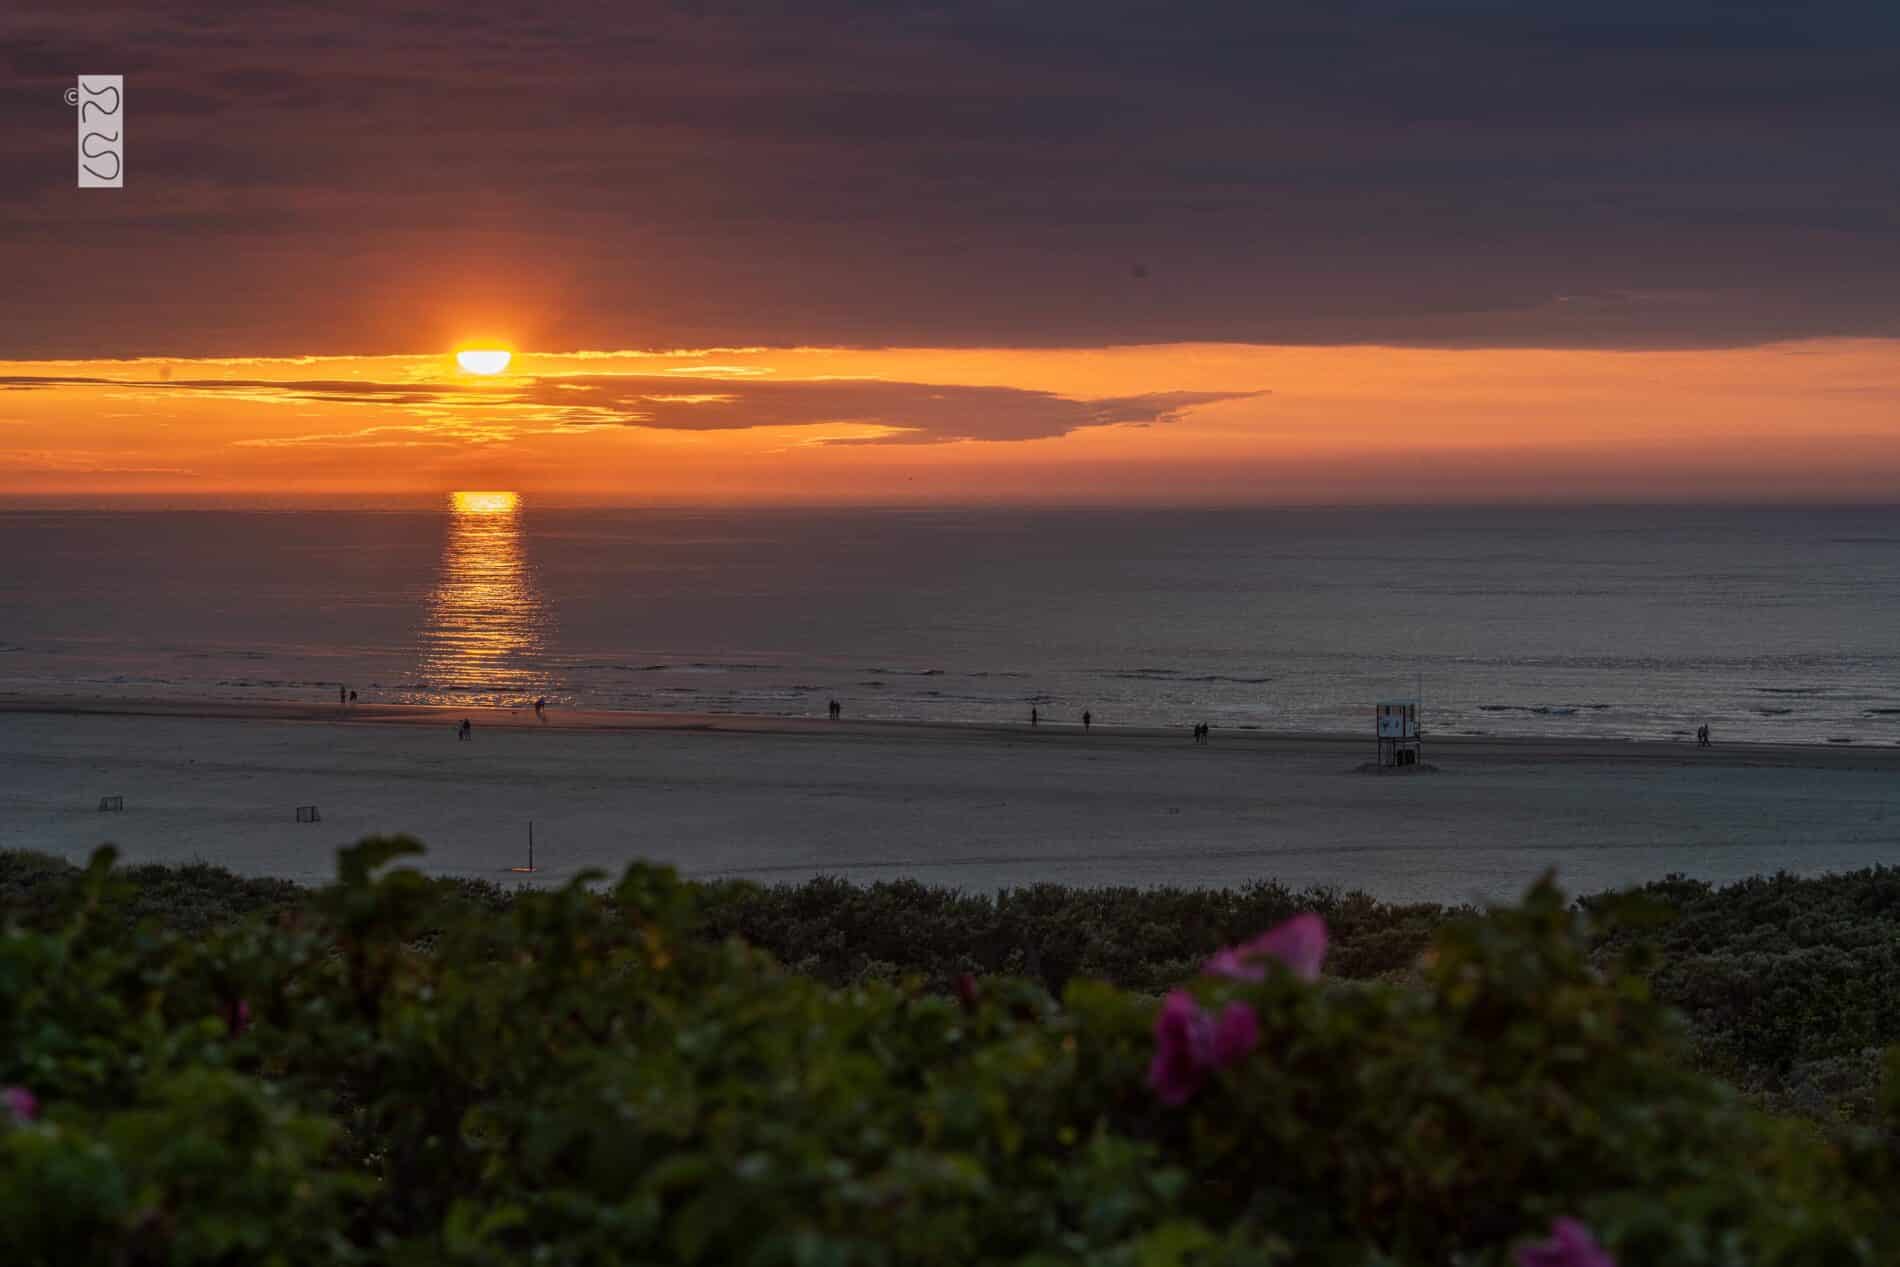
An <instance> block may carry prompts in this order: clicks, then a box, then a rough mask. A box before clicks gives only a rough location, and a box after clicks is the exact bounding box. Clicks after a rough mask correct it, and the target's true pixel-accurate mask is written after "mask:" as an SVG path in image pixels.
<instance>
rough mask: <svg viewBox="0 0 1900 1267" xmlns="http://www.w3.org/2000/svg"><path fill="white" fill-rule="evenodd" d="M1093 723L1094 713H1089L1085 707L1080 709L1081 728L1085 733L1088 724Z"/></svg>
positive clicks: (1091, 724)
mask: <svg viewBox="0 0 1900 1267" xmlns="http://www.w3.org/2000/svg"><path fill="white" fill-rule="evenodd" d="M1094 724H1095V714H1094V713H1091V712H1090V711H1089V710H1088V709H1086V708H1085V709H1083V710H1082V730H1083V731H1084V732H1085V733H1086V732H1087V730H1088V728H1089V727H1090V726H1093V725H1094Z"/></svg>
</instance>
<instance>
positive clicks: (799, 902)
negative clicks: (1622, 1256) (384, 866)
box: [0, 851, 1900, 1122]
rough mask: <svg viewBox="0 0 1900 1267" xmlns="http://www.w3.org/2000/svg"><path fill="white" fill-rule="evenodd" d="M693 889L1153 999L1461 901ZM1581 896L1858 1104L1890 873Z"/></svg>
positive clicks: (1749, 1062) (805, 965)
mask: <svg viewBox="0 0 1900 1267" xmlns="http://www.w3.org/2000/svg"><path fill="white" fill-rule="evenodd" d="M78 874H79V872H78V870H77V869H76V868H74V867H72V866H70V865H69V864H67V863H64V862H61V861H58V860H56V859H52V858H48V857H45V856H43V855H37V854H31V853H19V852H4V851H0V911H5V912H8V913H10V914H11V915H12V916H13V917H14V918H15V919H17V920H19V921H21V922H23V923H25V924H27V925H29V926H32V925H33V924H34V922H35V921H42V922H44V921H46V920H49V919H57V918H59V912H60V911H61V910H62V909H63V908H62V905H61V903H62V902H63V901H64V896H63V895H64V894H66V893H67V892H69V891H70V889H71V887H72V884H73V882H74V879H75V877H76V876H77V875H78ZM122 874H123V876H124V878H125V879H126V880H127V881H128V882H129V883H128V884H127V885H126V886H124V887H123V889H122V891H121V893H120V896H119V898H118V899H117V901H118V902H119V910H120V912H121V915H120V917H121V918H125V919H128V920H132V921H135V922H136V921H140V920H146V919H151V920H156V921H157V922H158V923H159V924H160V925H162V926H163V927H165V928H167V929H170V930H173V931H177V932H182V933H199V932H203V931H206V930H208V929H210V928H213V927H217V926H219V925H222V924H225V923H228V922H230V921H231V920H234V919H238V918H240V917H244V916H256V915H261V916H266V917H279V916H282V915H284V914H286V913H288V912H293V911H298V910H301V909H303V908H305V907H307V906H308V905H309V903H310V901H311V891H310V890H308V889H305V888H303V887H300V886H298V885H296V884H293V883H290V882H288V881H283V880H268V879H255V878H247V877H242V876H238V875H234V874H233V873H231V872H229V871H226V870H224V869H222V868H219V867H213V866H207V865H204V864H194V865H191V866H181V867H165V866H139V867H131V868H127V869H125V871H124V872H123V873H122ZM426 883H427V887H428V888H429V889H430V894H431V896H430V901H431V903H432V907H433V909H436V910H439V911H445V912H454V911H462V910H482V911H489V912H502V911H505V910H507V909H508V908H509V906H510V904H511V903H512V902H513V901H514V890H512V889H506V888H503V887H501V886H499V885H496V884H493V883H490V882H488V881H484V880H471V879H435V880H430V881H427V882H426ZM694 892H695V912H696V913H695V917H694V922H693V928H692V933H693V935H695V936H698V937H701V938H704V939H708V940H713V941H719V940H723V939H725V938H727V937H738V938H740V939H742V940H744V941H745V942H747V943H748V944H750V945H752V946H754V947H756V948H758V949H761V950H765V951H768V952H769V953H771V954H772V955H773V956H774V957H775V958H776V959H777V960H778V961H779V962H781V963H783V964H785V965H786V966H788V967H790V968H792V969H794V970H795V971H797V972H800V973H802V974H805V975H809V976H812V977H815V978H816V979H818V980H820V981H823V982H825V983H827V984H830V985H834V986H843V985H851V984H856V983H860V982H869V981H899V980H905V979H908V978H912V977H919V978H922V982H923V986H924V988H926V989H928V990H932V991H938V992H948V991H950V990H951V989H952V987H953V986H954V984H955V982H956V980H957V978H958V977H959V976H960V975H962V974H964V973H972V974H976V975H994V974H1006V975H1011V976H1021V977H1026V978H1029V979H1031V980H1034V981H1037V982H1040V983H1041V984H1042V985H1043V986H1044V987H1045V988H1047V989H1048V990H1050V991H1051V992H1052V993H1056V994H1060V993H1061V991H1062V989H1063V988H1064V987H1065V986H1066V984H1067V983H1068V981H1069V980H1070V979H1071V978H1073V977H1080V978H1085V979H1092V980H1101V981H1108V982H1112V983H1113V984H1116V985H1119V986H1122V987H1124V988H1126V989H1131V990H1137V991H1142V992H1145V993H1153V994H1159V993H1161V992H1163V991H1165V990H1166V989H1168V988H1169V987H1170V986H1172V985H1174V984H1176V983H1178V982H1180V981H1183V980H1185V979H1186V978H1188V977H1190V976H1192V975H1193V974H1194V973H1195V971H1196V970H1197V969H1198V968H1199V966H1200V964H1201V963H1202V962H1203V961H1204V960H1205V959H1206V958H1207V956H1208V955H1210V954H1211V953H1213V952H1214V951H1215V950H1217V949H1219V948H1220V947H1221V946H1224V945H1229V944H1232V943H1234V942H1237V941H1240V940H1242V939H1243V938H1245V937H1248V936H1250V935H1252V934H1254V933H1257V932H1258V931H1260V930H1261V929H1263V928H1267V927H1270V926H1271V925H1273V924H1275V923H1278V922H1279V921H1281V920H1283V919H1285V918H1286V917H1287V916H1289V915H1291V914H1292V913H1293V912H1295V911H1302V910H1311V911H1317V912H1318V913H1320V914H1321V915H1322V916H1324V917H1325V919H1326V921H1327V924H1328V927H1329V929H1330V931H1331V934H1332V944H1333V949H1332V954H1331V957H1330V958H1329V960H1328V962H1327V972H1328V974H1329V975H1331V976H1334V977H1345V978H1350V979H1368V978H1371V979H1382V980H1404V979H1407V978H1408V977H1410V976H1411V975H1413V974H1414V973H1415V971H1416V964H1417V961H1418V957H1419V955H1420V953H1421V952H1422V951H1423V950H1424V949H1425V948H1426V946H1427V945H1428V944H1429V943H1430V941H1431V938H1432V937H1433V936H1434V934H1435V933H1436V932H1437V930H1438V929H1439V928H1441V927H1442V926H1443V925H1444V924H1446V923H1447V922H1448V921H1451V920H1455V919H1459V918H1464V917H1468V916H1470V915H1472V914H1474V913H1475V912H1474V911H1473V910H1472V909H1471V908H1468V907H1465V908H1447V907H1441V906H1436V905H1431V904H1398V903H1389V902H1381V901H1377V900H1375V899H1373V898H1371V897H1368V896H1366V895H1365V894H1363V893H1353V892H1340V891H1336V890H1331V889H1317V890H1306V891H1303V892H1300V891H1294V890H1290V889H1287V888H1285V887H1283V886H1281V885H1278V884H1273V883H1267V882H1261V883H1255V884H1250V885H1246V886H1244V887H1240V888H1235V889H1174V888H1148V889H1137V888H1068V887H1064V886H1061V885H1053V884H1043V885H1033V886H1030V887H1026V888H1016V889H999V890H998V891H997V892H996V893H995V894H994V895H993V896H992V895H982V894H968V893H960V892H958V891H956V890H953V889H943V888H936V887H932V886H929V885H925V884H920V883H917V882H915V881H911V880H899V881H893V882H888V883H880V884H872V885H855V884H849V883H846V882H844V881H840V880H836V879H819V880H812V881H808V882H806V883H804V884H799V885H784V886H775V887H761V886H758V885H754V884H749V883H744V882H737V881H728V882H720V883H712V884H699V885H695V886H694ZM1580 905H1581V906H1582V907H1583V908H1584V909H1586V910H1589V911H1592V912H1596V913H1598V914H1599V915H1607V914H1609V913H1611V912H1612V911H1614V912H1615V914H1616V916H1617V918H1616V921H1615V923H1616V927H1617V929H1618V930H1619V931H1617V932H1615V933H1614V934H1611V933H1608V932H1604V933H1600V934H1598V935H1597V938H1596V941H1595V942H1594V943H1593V953H1594V954H1595V955H1596V956H1597V957H1598V958H1599V959H1601V958H1604V957H1606V956H1609V955H1624V954H1625V953H1626V952H1628V951H1629V950H1631V949H1632V948H1635V947H1637V946H1639V945H1647V946H1648V947H1649V948H1650V949H1651V950H1652V951H1653V960H1652V962H1650V963H1648V964H1646V965H1639V967H1641V969H1642V971H1643V973H1644V975H1645V976H1647V977H1648V978H1649V980H1650V984H1651V988H1652V989H1653V990H1654V991H1655V993H1656V995H1657V997H1658V998H1660V999H1662V1000H1663V1001H1665V1002H1667V1003H1669V1004H1670V1005H1672V1006H1673V1007H1675V1008H1677V1009H1678V1010H1679V1011H1681V1012H1682V1013H1683V1014H1684V1015H1685V1016H1686V1017H1687V1019H1688V1021H1689V1027H1690V1032H1691V1034H1692V1036H1693V1039H1694V1042H1693V1046H1692V1057H1691V1059H1692V1062H1693V1063H1694V1064H1695V1066H1696V1067H1698V1068H1700V1069H1703V1070H1705V1071H1707V1072H1710V1073H1714V1074H1717V1075H1718V1076H1720V1077H1722V1078H1724V1079H1726V1080H1727V1081H1729V1082H1730V1083H1732V1084H1734V1085H1735V1086H1737V1087H1739V1088H1741V1089H1742V1090H1744V1091H1745V1092H1747V1093H1748V1094H1750V1095H1751V1096H1753V1097H1754V1098H1755V1100H1756V1101H1757V1102H1758V1103H1760V1104H1762V1105H1763V1106H1764V1107H1768V1108H1771V1109H1773V1110H1775V1111H1777V1112H1785V1113H1794V1114H1799V1115H1801V1116H1805V1117H1809V1118H1813V1119H1816V1120H1823V1121H1826V1120H1844V1121H1855V1122H1865V1121H1868V1120H1870V1119H1871V1117H1872V1115H1873V1114H1874V1112H1875V1106H1876V1102H1877V1100H1878V1096H1879V1092H1880V1086H1881V1059H1882V1052H1883V1051H1884V1050H1885V1049H1886V1048H1887V1047H1888V1046H1890V1045H1893V1044H1895V1043H1900V869H1893V868H1874V869H1872V870H1865V871H1856V872H1851V873H1846V874H1840V875H1834V876H1823V877H1817V878H1811V879H1802V878H1796V877H1793V876H1788V875H1777V876H1772V877H1762V878H1757V879H1752V880H1746V881H1742V882H1740V883H1738V884H1732V885H1728V886H1726V887H1720V888H1718V887H1714V886H1711V885H1709V884H1706V883H1702V882H1700V881H1692V880H1686V879H1683V878H1681V877H1679V876H1671V877H1668V878H1666V879H1664V880H1661V881H1658V882H1655V883H1653V884H1650V885H1646V886H1644V887H1642V888H1640V889H1637V890H1633V891H1632V892H1629V893H1624V894H1605V895H1598V896H1594V897H1586V898H1583V899H1581V900H1580ZM434 935H435V934H434V932H433V930H429V929H425V930H423V931H422V932H420V933H419V934H418V939H417V944H419V945H422V946H427V945H429V944H431V943H432V940H433V938H434Z"/></svg>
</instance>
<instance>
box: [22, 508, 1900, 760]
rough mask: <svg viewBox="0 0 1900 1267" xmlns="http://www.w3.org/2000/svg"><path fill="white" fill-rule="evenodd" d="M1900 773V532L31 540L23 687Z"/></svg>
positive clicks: (1590, 519) (460, 522) (119, 524)
mask: <svg viewBox="0 0 1900 1267" xmlns="http://www.w3.org/2000/svg"><path fill="white" fill-rule="evenodd" d="M338 684H345V685H346V686H347V687H349V688H352V689H355V690H356V691H357V692H358V693H359V697H360V698H361V699H362V700H364V701H366V702H370V701H376V702H405V703H417V702H423V703H440V704H454V705H458V706H463V707H470V706H479V705H483V704H508V705H514V706H519V705H521V704H523V703H525V702H527V701H530V700H532V699H534V698H537V697H541V696H545V697H546V698H547V699H548V700H549V702H550V705H551V706H552V707H554V708H557V709H558V708H564V707H585V708H589V709H634V710H661V711H677V712H704V713H758V714H770V715H788V716H791V715H796V716H822V715H823V714H824V711H825V708H826V704H827V701H829V700H831V699H833V698H835V699H837V700H839V701H840V702H841V703H842V705H843V707H844V711H845V715H846V716H847V717H852V718H890V719H927V720H934V721H967V722H996V721H1024V720H1027V718H1028V715H1029V711H1030V709H1031V708H1035V709H1037V710H1039V711H1040V713H1041V715H1042V716H1043V717H1044V718H1045V719H1047V720H1049V721H1051V722H1068V721H1073V720H1076V719H1077V718H1078V717H1079V715H1080V714H1081V712H1082V711H1083V710H1084V709H1087V710H1089V711H1091V712H1092V713H1093V715H1094V718H1095V720H1096V723H1097V724H1098V725H1106V726H1115V725H1131V726H1132V725H1138V726H1180V727H1182V728H1184V729H1185V728H1186V727H1188V726H1190V725H1191V724H1193V723H1195V722H1199V721H1206V722H1209V723H1210V724H1212V725H1213V726H1214V727H1215V728H1216V729H1217V730H1219V729H1226V728H1239V729H1260V730H1269V731H1312V732H1344V733H1358V732H1369V731H1370V728H1371V724H1372V723H1371V716H1372V707H1373V705H1374V703H1375V702H1376V701H1378V700H1382V699H1397V698H1411V697H1417V698H1419V699H1420V700H1421V703H1422V717H1423V724H1424V727H1425V730H1426V733H1427V735H1428V736H1429V735H1430V734H1432V733H1440V734H1471V735H1480V734H1483V735H1539V736H1560V737H1561V736H1594V737H1627V738H1657V737H1670V736H1677V737H1680V736H1685V735H1688V734H1689V733H1691V732H1692V731H1693V730H1694V728H1695V727H1696V726H1698V725H1700V724H1703V723H1707V724H1709V725H1710V726H1711V727H1712V728H1713V732H1714V735H1715V738H1716V739H1717V740H1718V741H1722V740H1730V739H1733V740H1758V741H1793V742H1814V743H1822V742H1825V743H1852V744H1874V745H1891V744H1895V743H1900V510H1895V509H1892V508H1871V509H1870V508H1838V509H1836V508H1828V509H1815V508H1769V509H1734V508H1590V509H1575V508H1509V509H1503V508H1495V509H1494V508H1486V509H1390V508H1388V509H1367V510H1353V509H1324V510H1305V509H1300V510H1293V509H1280V510H1034V511H1029V510H887V511H868V510H797V511H793V510H780V511H753V510H703V511H695V510H641V509H591V510H590V509H573V508H565V507H558V506H542V505H538V504H537V503H536V502H535V500H534V499H533V498H532V497H518V496H516V495H514V494H510V493H461V494H456V495H455V496H453V497H451V498H447V499H444V501H443V502H442V503H440V504H438V505H431V506H425V507H418V508H407V509H384V510H361V509H349V510H274V511H267V510H146V509H140V510H125V509H77V510H76V509H59V510H51V509H35V508H16V509H12V510H7V511H4V512H0V692H6V693H13V694H57V695H70V696H82V697H126V698H132V697H166V698H177V697H196V698H203V699H217V700H295V701H311V700H334V699H335V697H336V692H337V687H338Z"/></svg>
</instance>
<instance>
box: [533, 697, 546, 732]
mask: <svg viewBox="0 0 1900 1267" xmlns="http://www.w3.org/2000/svg"><path fill="white" fill-rule="evenodd" d="M534 715H535V716H536V717H539V718H540V719H541V722H542V724H543V725H546V724H547V720H548V697H547V696H545V695H543V696H542V697H541V698H540V699H538V700H536V701H535V702H534Z"/></svg>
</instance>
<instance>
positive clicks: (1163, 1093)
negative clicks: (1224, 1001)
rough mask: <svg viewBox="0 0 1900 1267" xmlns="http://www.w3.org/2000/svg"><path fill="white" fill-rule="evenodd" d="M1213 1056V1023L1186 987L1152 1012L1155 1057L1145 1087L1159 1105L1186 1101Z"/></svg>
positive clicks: (1191, 1095)
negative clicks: (1151, 1090) (1153, 1013)
mask: <svg viewBox="0 0 1900 1267" xmlns="http://www.w3.org/2000/svg"><path fill="white" fill-rule="evenodd" d="M1213 1059H1214V1025H1213V1022H1212V1021H1210V1020H1209V1019H1208V1017H1207V1013H1205V1012H1203V1011H1202V1010H1201V1009H1200V1005H1199V1004H1197V1003H1195V1001H1194V998H1193V996H1192V995H1190V994H1189V993H1188V992H1187V991H1186V990H1176V991H1174V992H1173V993H1172V994H1170V995H1168V997H1167V998H1166V999H1165V1000H1163V1001H1162V1004H1161V1010H1160V1011H1159V1012H1157V1013H1155V1057H1154V1061H1153V1063H1152V1064H1150V1065H1149V1066H1148V1086H1149V1087H1150V1088H1152V1089H1153V1091H1154V1093H1155V1096H1156V1098H1157V1099H1159V1100H1160V1101H1161V1102H1162V1103H1163V1104H1186V1103H1187V1102H1188V1100H1189V1099H1191V1098H1192V1097H1193V1095H1194V1093H1195V1092H1196V1091H1198V1090H1200V1089H1201V1083H1202V1082H1204V1081H1206V1079H1207V1070H1208V1067H1209V1066H1210V1065H1212V1063H1213Z"/></svg>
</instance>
